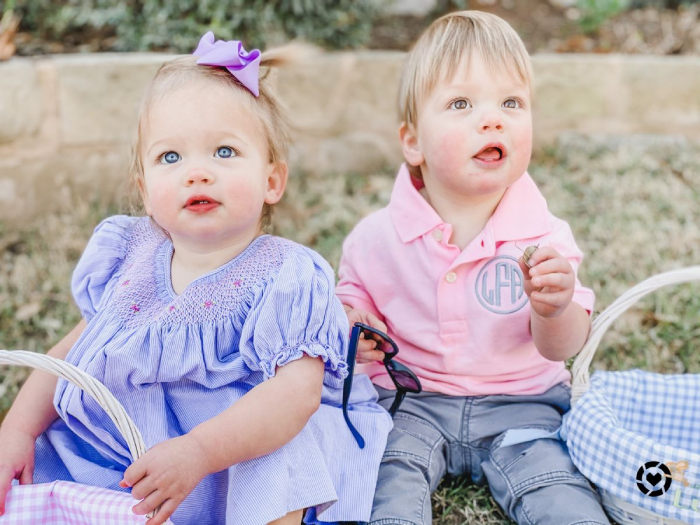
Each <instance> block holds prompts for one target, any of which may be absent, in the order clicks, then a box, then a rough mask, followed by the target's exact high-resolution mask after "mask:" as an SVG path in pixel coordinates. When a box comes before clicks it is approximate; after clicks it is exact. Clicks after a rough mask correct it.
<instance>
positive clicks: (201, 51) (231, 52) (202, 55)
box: [192, 31, 260, 97]
mask: <svg viewBox="0 0 700 525" xmlns="http://www.w3.org/2000/svg"><path fill="white" fill-rule="evenodd" d="M192 54H193V55H194V56H196V57H199V59H198V60H197V64H200V65H205V66H220V67H225V68H226V69H228V70H229V71H230V72H231V74H232V75H233V76H234V77H236V79H237V80H238V81H239V82H240V83H241V84H242V85H243V86H245V87H246V88H248V90H249V91H250V92H251V93H252V94H253V95H254V96H255V97H257V96H258V95H259V90H258V69H259V67H260V50H258V49H253V50H252V51H251V52H250V53H248V52H247V51H246V50H245V49H243V44H242V43H241V42H240V41H238V40H229V41H225V40H218V41H215V38H214V33H212V32H211V31H209V32H208V33H207V34H205V35H204V36H203V37H202V38H201V39H200V41H199V45H198V46H197V49H195V51H194V53H192Z"/></svg>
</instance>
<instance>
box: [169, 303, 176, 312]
mask: <svg viewBox="0 0 700 525" xmlns="http://www.w3.org/2000/svg"><path fill="white" fill-rule="evenodd" d="M168 310H170V311H171V312H172V311H173V310H175V306H173V305H172V304H171V305H170V308H168Z"/></svg>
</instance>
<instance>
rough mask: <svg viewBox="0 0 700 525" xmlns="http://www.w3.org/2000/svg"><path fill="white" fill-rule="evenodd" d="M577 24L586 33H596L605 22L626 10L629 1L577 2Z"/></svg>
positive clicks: (588, 0) (585, 0)
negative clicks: (579, 16)
mask: <svg viewBox="0 0 700 525" xmlns="http://www.w3.org/2000/svg"><path fill="white" fill-rule="evenodd" d="M576 5H577V7H578V9H579V11H580V12H581V18H580V19H579V23H580V25H581V28H582V29H583V30H584V31H585V32H586V33H592V32H594V31H596V30H597V29H598V28H599V27H600V26H601V25H602V24H603V23H604V22H605V21H606V20H608V19H609V18H612V17H614V16H615V15H617V14H619V13H621V12H622V11H624V10H626V9H627V8H628V7H629V6H630V0H577V2H576Z"/></svg>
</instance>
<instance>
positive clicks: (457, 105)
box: [450, 98, 472, 109]
mask: <svg viewBox="0 0 700 525" xmlns="http://www.w3.org/2000/svg"><path fill="white" fill-rule="evenodd" d="M470 107H472V105H471V103H470V102H469V101H468V100H466V99H464V98H460V99H457V100H453V101H452V103H451V104H450V109H467V108H470Z"/></svg>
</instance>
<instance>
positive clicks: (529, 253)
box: [523, 244, 540, 268]
mask: <svg viewBox="0 0 700 525" xmlns="http://www.w3.org/2000/svg"><path fill="white" fill-rule="evenodd" d="M539 247H540V245H539V244H538V245H537V246H528V247H527V248H525V251H524V252H523V261H524V262H525V264H526V265H527V267H528V268H532V265H531V264H530V257H532V254H533V253H535V252H536V251H537V248H539Z"/></svg>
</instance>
